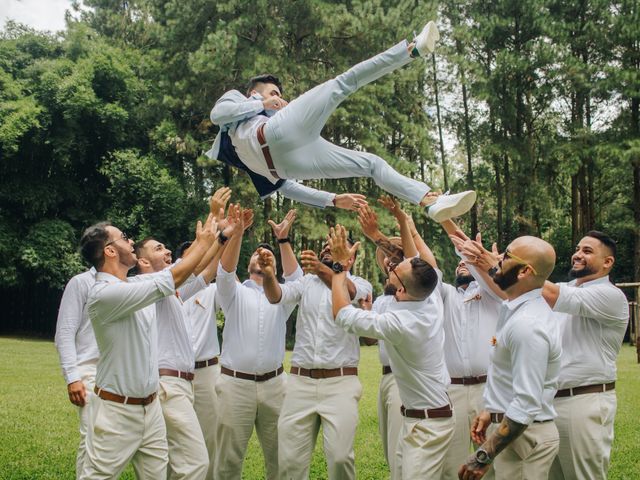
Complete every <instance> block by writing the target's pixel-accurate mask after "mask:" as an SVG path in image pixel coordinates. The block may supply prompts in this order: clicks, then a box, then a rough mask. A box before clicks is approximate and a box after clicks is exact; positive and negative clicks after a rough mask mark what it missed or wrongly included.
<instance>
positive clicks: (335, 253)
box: [329, 224, 360, 265]
mask: <svg viewBox="0 0 640 480" xmlns="http://www.w3.org/2000/svg"><path fill="white" fill-rule="evenodd" d="M347 237H348V235H347V229H346V228H344V227H343V226H342V225H340V224H338V225H336V226H335V227H331V230H330V232H329V248H330V249H331V257H332V258H333V261H334V262H337V263H341V264H342V265H346V264H348V263H349V260H350V259H351V258H352V257H353V256H354V255H355V254H356V251H357V250H358V248H359V247H360V242H356V243H355V244H354V245H353V246H352V247H351V248H349V246H348V245H347Z"/></svg>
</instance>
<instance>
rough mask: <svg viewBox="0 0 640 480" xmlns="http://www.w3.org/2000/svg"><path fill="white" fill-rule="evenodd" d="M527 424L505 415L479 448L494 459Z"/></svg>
mask: <svg viewBox="0 0 640 480" xmlns="http://www.w3.org/2000/svg"><path fill="white" fill-rule="evenodd" d="M527 426H528V425H525V424H523V423H518V422H514V421H513V420H511V419H510V418H509V417H507V416H506V415H505V416H504V418H503V419H502V422H501V423H500V425H498V428H497V429H496V431H495V432H493V433H492V434H491V435H490V436H489V438H487V441H486V442H484V443H483V444H482V447H481V448H483V449H484V450H486V451H487V453H488V454H489V456H490V457H491V458H492V459H494V458H496V455H498V454H499V453H500V452H501V451H502V450H504V449H505V448H506V447H507V445H509V444H510V443H511V442H513V441H514V440H515V439H516V438H518V437H519V436H520V434H522V432H524V431H525V430H526V429H527Z"/></svg>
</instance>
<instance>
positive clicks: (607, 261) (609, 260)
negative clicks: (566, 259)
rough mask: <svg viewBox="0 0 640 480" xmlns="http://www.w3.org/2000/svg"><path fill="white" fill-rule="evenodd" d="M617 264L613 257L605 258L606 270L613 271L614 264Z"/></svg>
mask: <svg viewBox="0 0 640 480" xmlns="http://www.w3.org/2000/svg"><path fill="white" fill-rule="evenodd" d="M614 263H616V259H615V258H614V256H613V255H607V256H606V257H604V264H603V266H604V268H605V269H607V270H611V269H612V268H613V264H614Z"/></svg>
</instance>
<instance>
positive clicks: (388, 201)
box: [378, 195, 407, 221]
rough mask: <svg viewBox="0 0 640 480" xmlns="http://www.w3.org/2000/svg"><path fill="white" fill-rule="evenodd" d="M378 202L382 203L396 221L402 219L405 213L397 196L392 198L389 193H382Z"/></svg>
mask: <svg viewBox="0 0 640 480" xmlns="http://www.w3.org/2000/svg"><path fill="white" fill-rule="evenodd" d="M378 203H379V204H380V205H382V206H383V207H384V208H385V209H386V210H388V211H389V213H391V215H393V216H394V217H396V219H397V220H398V221H401V220H404V218H405V217H406V215H407V214H406V213H405V211H404V210H402V207H401V206H400V202H399V201H398V199H397V198H393V197H391V196H390V195H383V196H382V197H380V198H379V199H378Z"/></svg>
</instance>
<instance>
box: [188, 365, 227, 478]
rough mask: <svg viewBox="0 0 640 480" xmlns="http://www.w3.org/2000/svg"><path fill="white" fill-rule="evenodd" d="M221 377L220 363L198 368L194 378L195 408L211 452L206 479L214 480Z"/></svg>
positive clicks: (205, 441)
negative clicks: (219, 378)
mask: <svg viewBox="0 0 640 480" xmlns="http://www.w3.org/2000/svg"><path fill="white" fill-rule="evenodd" d="M218 377H220V365H219V364H217V365H209V366H208V367H204V368H196V370H195V377H194V379H193V396H194V402H193V409H194V410H195V411H196V416H197V417H198V423H200V429H201V430H202V435H203V436H204V443H205V445H206V447H207V452H208V454H209V469H208V470H207V475H206V477H205V478H206V480H213V472H214V467H215V454H216V421H217V414H218V394H217V393H216V382H217V381H218Z"/></svg>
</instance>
